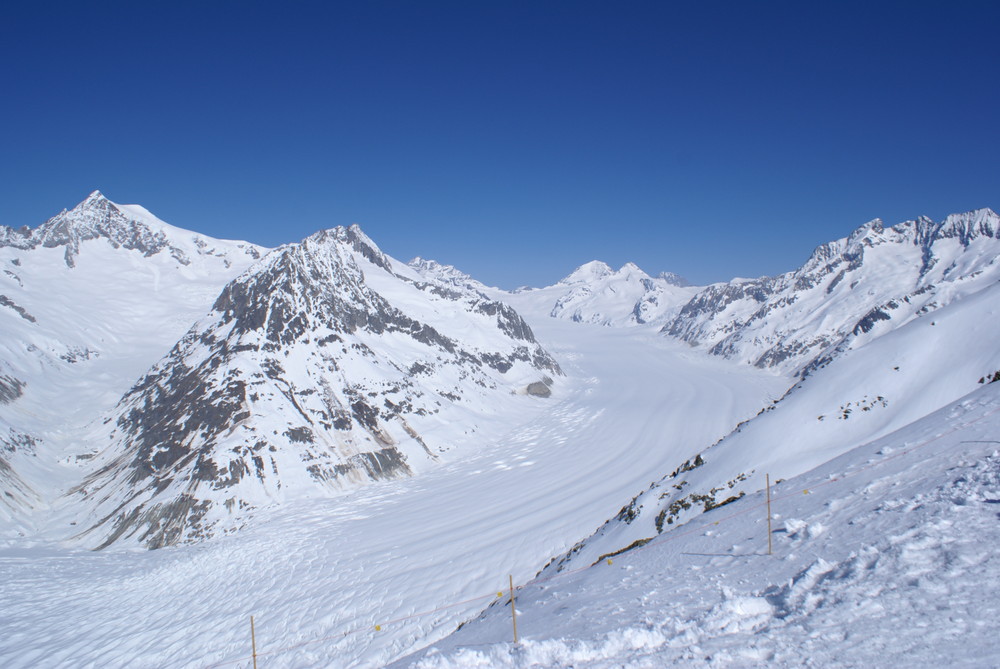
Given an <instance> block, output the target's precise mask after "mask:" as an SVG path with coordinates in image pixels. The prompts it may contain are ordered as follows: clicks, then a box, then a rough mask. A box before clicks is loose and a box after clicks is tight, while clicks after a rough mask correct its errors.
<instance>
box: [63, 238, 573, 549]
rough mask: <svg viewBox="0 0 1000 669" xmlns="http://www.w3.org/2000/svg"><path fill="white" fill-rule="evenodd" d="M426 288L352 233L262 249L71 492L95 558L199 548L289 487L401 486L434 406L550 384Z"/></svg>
mask: <svg viewBox="0 0 1000 669" xmlns="http://www.w3.org/2000/svg"><path fill="white" fill-rule="evenodd" d="M366 272H369V273H381V274H380V276H381V279H380V284H379V285H383V286H384V285H387V282H388V284H392V285H399V286H403V287H404V288H405V287H409V288H405V290H409V291H412V289H413V288H416V289H417V291H418V292H417V293H416V295H417V296H418V297H419V296H420V295H422V294H426V295H427V296H428V298H427V299H429V300H434V301H435V302H434V303H433V305H434V306H433V308H432V309H431V311H433V312H438V311H440V310H441V309H444V308H447V309H450V310H453V313H454V315H455V316H454V318H455V319H456V320H459V321H461V322H462V323H464V325H463V326H462V327H469V323H476V327H480V328H484V338H486V339H488V340H490V341H494V342H495V344H496V347H495V348H489V349H475V348H470V347H468V346H467V345H465V344H463V343H462V342H461V341H459V340H457V339H455V338H452V337H449V336H447V335H446V334H444V333H443V332H441V331H440V330H439V327H441V326H440V325H439V326H438V327H435V326H432V325H430V324H428V323H426V322H423V321H421V320H420V319H419V318H418V317H417V316H415V315H412V314H411V313H409V312H408V309H409V308H410V306H412V305H410V304H400V305H396V304H393V303H391V302H390V301H389V299H388V298H387V297H386V296H385V295H383V294H381V293H379V292H377V291H376V290H375V289H373V288H372V287H371V285H369V283H368V282H367V281H366V278H365V273H366ZM393 282H396V283H393ZM436 287H439V286H433V285H431V284H427V285H422V284H414V283H413V282H412V281H411V280H408V279H404V278H403V277H401V276H397V275H395V274H394V273H393V265H392V261H391V260H390V259H389V258H387V257H386V256H385V255H384V254H382V253H381V251H379V249H378V248H377V247H376V246H375V245H374V243H373V242H371V240H369V239H368V238H367V237H365V236H364V234H363V233H362V232H361V231H360V229H358V228H357V227H351V228H347V229H345V228H336V229H333V230H327V231H323V232H320V233H317V234H316V235H313V236H312V237H310V238H308V239H307V240H305V241H304V242H302V243H301V244H293V245H288V246H286V247H282V248H280V249H277V250H276V251H274V252H273V253H272V254H270V255H269V256H268V257H267V258H266V259H265V260H264V261H263V262H261V263H259V264H258V265H257V266H255V268H254V269H253V270H251V271H248V272H246V273H244V274H243V275H242V276H240V277H239V278H237V279H236V280H234V281H232V282H231V283H229V284H228V285H227V286H226V287H225V288H224V289H223V291H222V293H221V294H220V295H219V297H218V298H217V300H216V301H215V304H214V307H213V309H212V311H211V312H210V313H209V314H208V315H207V316H206V317H205V318H203V319H202V321H200V322H199V323H198V324H196V325H195V326H194V327H193V328H192V329H191V330H190V331H189V332H188V334H187V335H185V337H184V338H183V339H182V340H181V341H180V342H178V343H177V345H176V346H175V347H174V348H173V350H172V351H171V352H170V353H169V354H168V355H167V357H166V358H164V359H163V360H162V361H161V362H160V363H159V364H157V365H156V366H155V367H154V368H153V369H152V370H150V371H149V372H148V373H147V374H146V375H145V376H144V377H143V378H142V379H140V380H139V382H138V383H136V384H135V386H134V387H133V388H132V389H131V390H130V391H129V392H128V393H127V394H126V395H125V396H124V397H123V398H122V400H121V401H120V402H119V404H118V407H117V408H116V409H115V412H114V414H113V416H112V422H111V423H109V430H110V433H109V435H108V438H109V448H108V449H107V451H106V454H105V455H104V456H102V459H101V462H100V463H98V466H97V467H96V468H95V471H94V472H93V473H92V474H91V476H89V477H88V478H87V480H86V481H85V482H84V484H83V485H81V486H80V487H79V488H78V489H77V491H76V493H77V494H80V495H84V496H85V497H86V499H88V500H89V501H90V502H91V503H96V505H97V506H98V508H99V516H100V517H101V521H100V522H99V523H97V524H96V525H95V526H94V527H92V528H90V530H88V531H87V533H90V534H93V535H96V536H98V537H99V538H100V546H106V545H109V544H110V543H112V542H114V541H118V540H121V539H123V538H126V537H132V538H134V539H138V540H139V541H140V542H141V543H143V544H145V545H147V546H148V547H150V548H156V547H160V546H164V545H169V544H173V543H177V542H181V541H195V540H198V539H201V538H205V537H209V536H213V535H215V534H218V533H220V532H225V531H232V530H233V529H235V528H236V527H238V525H239V518H240V514H241V513H245V512H246V511H248V510H250V509H252V508H254V507H255V506H259V505H260V503H261V500H265V501H266V500H280V499H281V498H282V496H283V495H284V494H285V493H284V490H285V486H286V485H287V481H288V480H294V481H296V485H298V486H302V485H303V483H302V481H311V485H313V486H315V487H316V489H318V490H323V489H334V490H336V489H344V488H347V487H351V486H354V485H358V484H359V483H363V482H365V481H370V480H378V479H386V478H394V477H399V476H406V475H409V474H411V473H412V467H411V463H410V459H411V458H413V457H428V458H431V459H434V458H435V457H436V454H435V452H434V449H433V448H432V447H431V446H429V445H428V444H427V443H425V441H424V440H423V438H422V437H421V436H420V434H419V432H418V431H417V430H416V429H414V427H413V425H412V424H411V423H413V422H414V421H417V422H419V420H420V419H421V418H422V417H424V416H429V415H430V414H433V413H436V412H438V411H440V410H441V407H442V402H461V401H463V398H464V397H465V395H467V394H468V393H470V392H471V393H478V394H479V395H478V396H488V393H491V392H501V393H504V394H507V395H509V394H510V389H508V390H504V389H503V388H502V387H501V386H500V383H501V382H502V379H503V376H504V375H505V374H507V373H509V372H510V371H511V370H512V369H515V368H518V369H522V368H523V369H526V370H533V371H536V372H537V371H544V372H547V373H550V374H559V373H561V372H560V370H559V366H558V364H556V362H555V361H554V360H553V359H552V358H551V357H550V356H549V355H548V353H546V352H545V351H544V349H542V348H541V347H540V346H539V345H538V344H537V342H536V341H535V339H534V336H533V334H532V332H531V330H530V328H529V327H528V326H527V324H526V323H525V322H524V321H523V319H522V318H521V317H520V315H518V314H517V313H516V312H515V311H514V310H513V309H511V308H510V307H509V306H507V305H505V304H502V303H499V302H494V301H490V300H488V299H485V298H484V297H483V296H482V295H480V294H478V293H469V292H468V291H466V292H462V291H461V290H458V289H455V290H450V289H449V290H448V291H436V290H434V288H436ZM404 288H400V290H403V289H404ZM450 293H454V295H455V296H453V295H451V294H450ZM392 294H395V293H392ZM407 294H410V293H407ZM456 296H457V297H456ZM414 299H416V298H414ZM418 307H419V305H418ZM422 308H424V309H428V307H422ZM419 312H420V308H417V310H416V311H414V312H413V313H414V314H416V313H419ZM442 322H444V323H447V321H442ZM462 327H460V328H459V330H460V331H463V330H462ZM390 344H391V345H390ZM522 373H523V372H522ZM536 378H537V376H536ZM546 378H548V377H546ZM455 379H459V380H460V381H461V382H460V383H459V384H458V385H456V383H455ZM549 382H550V383H551V379H549ZM522 387H523V386H522ZM545 388H546V390H548V387H547V386H545ZM414 446H415V447H414Z"/></svg>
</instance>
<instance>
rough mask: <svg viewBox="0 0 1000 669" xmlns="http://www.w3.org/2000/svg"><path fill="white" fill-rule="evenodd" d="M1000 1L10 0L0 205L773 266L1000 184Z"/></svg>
mask: <svg viewBox="0 0 1000 669" xmlns="http://www.w3.org/2000/svg"><path fill="white" fill-rule="evenodd" d="M998 25H1000V3H995V2H979V3H963V2H949V3H943V2H934V3H930V2H912V1H911V2H900V3H880V2H865V3H852V2H846V3H845V2H837V3H808V2H801V1H799V2H788V3H784V2H712V1H710V0H704V1H698V2H665V1H664V2H585V1H574V2H549V1H535V2H523V3H522V2H502V3H501V2H486V1H482V2H479V1H477V2H468V1H465V2H435V1H433V0H427V1H422V2H415V1H414V2H360V1H358V2H342V3H338V2H327V3H315V4H311V3H304V2H289V3H281V4H279V3H266V2H254V1H252V0H243V1H241V2H221V1H220V2H198V3H185V2H170V3H146V2H121V3H112V2H107V3H80V2H74V3H54V2H44V1H39V2H30V3H29V2H24V3H21V4H20V6H15V3H5V4H4V7H3V9H0V58H2V61H0V62H2V63H3V65H2V66H0V67H2V70H0V71H2V73H3V77H2V84H0V90H3V92H4V94H3V99H2V101H0V121H2V123H0V133H2V134H0V139H2V142H0V145H2V146H0V224H5V225H10V226H14V227H19V226H21V225H31V226H34V225H37V224H39V223H41V222H42V221H44V220H45V219H46V218H48V217H49V216H51V215H53V214H55V213H57V212H58V211H59V210H61V209H62V208H64V207H72V206H73V205H75V204H76V203H77V202H79V201H80V200H82V199H83V198H84V197H86V195H87V194H88V193H89V192H90V191H91V190H93V189H95V188H96V189H100V190H101V191H102V192H104V193H105V194H106V195H107V196H108V197H109V198H110V199H112V200H114V201H117V202H122V203H138V204H142V205H144V206H145V207H147V208H148V209H150V210H151V211H152V212H153V213H155V214H157V215H158V216H160V217H161V218H163V219H164V220H166V221H168V222H170V223H173V224H175V225H178V226H181V227H185V228H190V229H194V230H197V231H199V232H203V233H205V234H209V235H213V236H217V237H228V238H240V239H249V240H251V241H254V242H257V243H260V244H265V245H269V246H273V245H278V244H281V243H285V242H292V241H298V240H300V239H301V238H303V237H305V236H306V235H308V234H310V233H312V232H314V231H315V230H318V229H320V228H325V227H332V226H335V225H346V224H350V223H359V224H360V225H361V226H362V228H363V229H364V230H365V231H366V232H367V233H368V234H369V235H370V236H371V237H372V238H373V239H374V240H375V241H376V242H377V243H378V244H379V245H380V246H381V247H382V248H383V250H385V251H386V252H388V253H390V254H391V255H393V256H395V257H397V258H400V259H402V260H408V259H409V258H411V257H413V256H415V255H422V256H424V257H429V258H434V259H436V260H439V261H441V262H445V263H448V264H454V265H456V266H458V267H459V268H460V269H462V270H464V271H466V272H468V273H470V274H472V275H473V276H475V277H476V278H478V279H480V280H482V281H484V282H486V283H489V284H493V285H499V286H501V287H505V288H513V287H515V286H518V285H525V284H527V285H545V284H549V283H553V282H554V281H556V280H558V279H559V278H561V277H562V276H564V275H566V274H568V273H569V272H570V271H571V270H572V269H573V268H574V267H576V266H578V265H580V264H582V263H584V262H586V261H588V260H591V259H595V258H596V259H601V260H604V261H606V262H608V263H610V264H612V265H615V266H619V265H621V264H623V263H625V262H627V261H632V262H635V263H637V264H638V265H639V266H641V267H642V268H644V269H645V270H646V271H648V272H650V273H656V272H660V271H664V270H668V271H673V272H677V273H679V274H682V275H684V276H686V277H688V278H689V279H690V280H692V281H693V282H696V283H707V282H711V281H717V280H725V279H729V278H731V277H734V276H758V275H762V274H775V273H778V272H782V271H786V270H789V269H793V268H794V267H796V266H798V265H799V264H800V263H801V262H802V261H803V260H804V259H805V258H806V257H807V256H808V254H809V253H810V252H811V250H812V249H813V248H814V247H815V246H817V245H818V244H820V243H823V242H825V241H828V240H830V239H834V238H837V237H842V236H844V235H846V234H848V233H849V232H850V231H851V230H852V229H853V228H855V227H857V226H858V225H860V224H862V223H864V222H865V221H867V220H869V219H871V218H875V217H881V218H882V219H883V220H885V221H886V222H887V223H890V224H891V223H897V222H900V221H902V220H905V219H910V218H914V217H916V216H918V215H927V216H930V217H932V218H935V219H940V218H942V217H944V216H945V215H947V214H949V213H953V212H958V211H966V210H969V209H974V208H979V207H987V206H988V207H992V208H994V209H997V208H998V207H1000V160H998V155H1000V123H998V121H997V119H998V118H1000V104H998V103H1000V75H998V73H1000V47H998V38H997V26H998Z"/></svg>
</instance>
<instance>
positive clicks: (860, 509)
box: [392, 383, 1000, 669]
mask: <svg viewBox="0 0 1000 669" xmlns="http://www.w3.org/2000/svg"><path fill="white" fill-rule="evenodd" d="M998 435H1000V383H994V384H991V385H988V386H985V387H983V388H982V389H981V390H978V391H975V392H973V393H972V394H970V395H968V396H967V397H965V398H963V399H962V400H960V401H958V402H955V403H953V404H951V405H949V406H947V407H945V408H943V409H941V410H940V411H937V412H936V413H934V414H932V415H931V416H929V417H927V418H924V419H922V420H920V421H918V422H916V423H914V424H912V425H910V426H908V427H906V428H904V429H902V430H900V431H898V432H896V433H893V434H891V435H888V436H886V437H884V438H882V439H879V440H877V441H874V442H870V443H868V444H865V445H863V446H859V447H857V448H856V449H853V450H851V451H850V452H848V453H846V454H844V455H843V456H841V457H838V458H835V459H833V460H832V461H830V462H828V463H826V464H824V465H822V466H820V467H818V468H816V469H814V470H812V471H810V472H809V473H807V474H804V475H801V476H798V477H795V478H792V479H788V480H783V481H781V482H779V483H777V484H776V485H774V486H773V488H772V491H771V550H772V553H771V554H769V553H768V538H767V537H768V522H767V509H768V505H767V500H766V496H765V494H764V492H763V491H759V492H757V493H755V494H754V495H750V496H747V497H745V498H743V499H741V500H739V501H737V502H735V503H733V504H731V505H728V506H726V507H724V508H720V509H716V510H714V511H711V512H709V513H706V514H704V515H703V516H701V517H700V518H699V519H697V520H695V521H692V522H690V523H689V524H688V525H686V526H683V527H680V528H678V529H677V530H675V531H672V532H668V533H665V534H663V535H661V536H660V537H659V538H658V539H656V540H654V541H652V542H650V543H648V544H646V545H644V546H642V547H640V548H637V549H634V550H632V551H629V552H626V553H623V554H621V555H617V556H614V557H613V558H612V559H611V560H610V561H608V560H607V559H605V560H602V561H600V562H598V563H597V564H595V565H594V566H592V567H583V568H581V569H576V570H573V571H571V572H564V573H561V574H557V575H555V576H548V577H542V578H539V579H537V580H535V581H533V582H531V583H529V584H528V585H526V586H525V587H524V588H520V589H519V591H518V592H517V593H516V602H515V603H516V608H517V625H518V632H519V637H520V638H519V644H517V645H515V644H514V643H513V640H512V624H511V614H510V606H509V599H507V598H503V599H500V598H498V600H499V601H498V602H496V603H494V605H493V606H491V607H490V609H489V610H487V611H486V612H484V614H483V615H482V616H481V617H480V618H479V619H477V620H475V621H473V622H471V623H469V624H467V625H465V626H464V627H463V628H462V629H461V630H459V631H458V632H456V633H455V634H454V635H452V636H451V637H449V638H448V639H446V640H444V641H443V642H441V643H438V644H435V645H434V646H433V647H431V648H430V649H427V650H425V651H423V652H422V653H420V654H418V655H416V656H414V657H411V658H407V659H405V660H403V661H400V662H399V663H397V664H394V665H392V666H394V667H413V668H414V669H457V668H458V667H462V668H463V669H465V668H469V667H498V668H503V667H511V668H514V667H517V668H519V669H521V668H527V667H549V668H565V669H568V668H570V667H572V668H573V669H585V668H592V669H596V668H602V669H603V668H608V669H610V668H611V667H614V668H629V669H632V668H636V669H637V668H639V667H643V668H646V667H663V666H705V667H756V666H763V665H766V666H778V667H802V666H810V667H894V666H901V665H904V664H905V666H912V667H940V666H951V667H995V666H998V665H1000V645H998V644H997V643H996V621H997V617H998V615H1000V555H998V554H997V552H996V545H997V540H998V538H1000V450H998V449H1000V440H998V439H997V437H998Z"/></svg>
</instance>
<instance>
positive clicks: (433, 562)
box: [0, 305, 790, 667]
mask: <svg viewBox="0 0 1000 669" xmlns="http://www.w3.org/2000/svg"><path fill="white" fill-rule="evenodd" d="M515 306H517V305H515ZM531 325H532V326H533V328H534V329H535V331H536V335H537V336H538V339H539V341H540V342H542V344H543V345H545V346H546V348H547V349H548V350H550V351H551V352H552V353H553V355H554V356H555V357H556V359H558V360H559V361H560V363H561V364H562V367H563V370H564V371H565V372H566V374H567V378H566V379H564V380H562V381H560V382H559V384H558V385H557V388H556V390H557V392H556V393H554V395H553V397H551V398H548V399H540V398H539V399H538V402H539V403H549V404H544V405H543V406H544V407H546V409H545V411H544V412H541V411H540V412H538V413H535V414H533V415H521V416H508V417H507V420H508V421H509V423H510V430H509V432H508V433H507V434H506V436H504V437H503V438H500V439H496V440H494V441H490V442H485V443H481V444H478V445H476V446H469V447H467V448H466V449H465V451H464V452H463V453H462V454H453V458H452V460H451V461H450V462H447V463H445V464H443V465H442V466H440V467H439V468H437V469H434V470H431V471H428V472H426V473H423V474H420V475H419V476H416V477H413V478H409V479H403V480H396V481H391V482H383V483H377V484H373V485H371V486H369V487H367V488H363V489H360V490H357V491H354V492H351V493H348V494H345V495H343V496H339V497H334V498H329V499H310V500H299V501H291V502H288V503H286V504H284V505H282V506H280V507H278V508H277V509H276V510H272V511H271V512H270V513H267V512H261V513H260V514H258V515H257V516H256V518H255V521H254V523H253V524H251V525H250V526H249V527H247V528H246V529H244V530H243V531H242V532H240V533H239V534H237V535H233V536H229V537H224V538H220V539H217V540H213V541H207V542H204V543H201V544H198V545H194V546H185V547H177V548H164V549H160V550H157V551H136V550H126V549H123V548H115V547H112V548H110V549H108V550H105V551H102V552H97V553H93V552H84V551H79V550H72V549H66V548H61V547H60V546H58V545H54V544H38V545H35V546H26V545H25V544H23V543H21V544H15V545H14V546H13V547H9V548H6V549H3V550H0V578H2V579H3V583H4V588H3V589H2V590H0V610H2V611H3V612H4V616H3V618H4V621H3V633H2V635H0V665H2V666H5V667H35V666H40V665H44V666H49V667H59V666H70V665H72V666H88V665H92V666H98V665H99V666H104V667H107V666H119V667H124V666H128V667H164V666H170V667H204V666H211V665H214V664H219V663H222V664H223V666H249V665H250V659H249V656H250V643H249V642H250V634H249V617H250V616H251V615H253V616H255V623H256V638H257V644H258V651H259V652H260V653H262V654H263V657H266V659H267V666H271V667H307V666H315V667H327V666H345V667H374V666H381V665H384V664H386V663H387V662H389V661H391V660H393V659H395V658H398V657H401V656H403V655H405V654H406V653H410V652H413V651H416V650H418V649H419V648H421V647H422V646H424V645H426V644H427V643H429V642H432V641H435V640H437V639H440V638H442V637H444V636H445V635H447V634H448V633H450V632H451V631H453V630H454V629H455V627H456V626H457V625H458V624H459V623H461V622H462V621H464V620H467V619H469V618H471V617H474V616H475V615H476V614H477V613H478V612H479V611H480V610H482V608H483V606H484V605H486V604H488V603H489V601H490V599H491V598H492V597H496V591H498V590H499V589H500V588H501V587H502V586H503V585H504V584H505V583H506V582H507V579H508V574H510V575H513V577H514V580H515V581H516V582H520V583H524V582H525V581H527V580H528V579H529V578H531V577H532V576H533V575H534V574H535V573H536V571H537V570H538V568H539V567H540V566H541V565H542V564H544V563H545V562H546V561H547V560H548V559H549V558H550V557H551V556H553V555H558V554H560V553H562V552H565V551H566V550H567V549H568V548H570V547H571V546H572V544H573V543H574V542H576V541H577V540H579V539H582V538H584V537H586V536H587V535H588V534H590V533H591V532H592V531H593V529H594V528H595V527H597V526H598V525H599V524H600V523H602V522H603V521H604V520H606V519H607V518H608V517H610V516H611V515H613V514H614V513H616V512H617V510H618V508H619V507H620V505H621V504H622V502H623V500H627V499H628V498H629V497H630V496H631V495H633V494H634V493H635V491H637V490H640V489H642V488H644V487H645V486H647V485H648V484H649V482H650V481H652V480H654V479H657V478H659V477H660V476H662V473H663V471H664V470H669V469H671V468H673V467H675V466H676V465H677V463H679V462H681V461H683V460H684V459H686V458H688V457H690V456H691V455H692V454H693V453H696V452H698V451H699V450H701V449H702V448H704V447H705V446H707V445H709V444H711V443H713V442H714V441H716V440H718V439H719V438H721V437H722V436H724V435H725V434H726V433H727V432H729V431H730V430H731V429H732V427H733V426H734V425H735V424H736V423H737V422H739V421H740V420H743V419H746V418H748V417H750V416H753V415H754V414H755V413H756V412H757V411H758V410H759V409H760V408H761V407H762V406H764V405H766V404H768V403H770V402H771V401H773V399H775V398H777V397H779V396H780V395H781V394H782V393H783V392H784V390H785V389H786V387H787V386H788V385H789V383H790V381H789V380H788V379H785V378H782V377H778V376H775V375H773V374H770V373H766V372H761V371H759V370H755V369H752V368H743V367H736V366H734V365H732V363H729V362H727V361H724V360H718V359H714V358H710V357H707V356H704V355H703V354H700V353H692V352H690V351H689V349H688V348H687V346H685V345H683V344H678V343H675V342H671V341H669V340H667V339H664V338H663V337H660V336H658V335H657V334H656V332H655V329H649V328H632V329H610V328H601V327H594V326H587V325H581V324H574V323H569V322H564V321H559V320H555V319H549V318H545V317H542V318H538V317H536V318H533V319H532V320H531ZM484 595H485V597H484ZM460 602H461V603H460ZM435 609H439V610H437V611H435V612H434V613H433V614H423V612H427V611H432V610H435ZM414 614H422V615H414ZM409 616H412V617H409ZM376 625H379V626H380V627H381V629H380V630H378V631H376V629H375V626H376Z"/></svg>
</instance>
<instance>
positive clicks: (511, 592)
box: [508, 574, 517, 646]
mask: <svg viewBox="0 0 1000 669" xmlns="http://www.w3.org/2000/svg"><path fill="white" fill-rule="evenodd" d="M508 576H510V619H511V621H512V622H513V623H514V645H515V646H516V645H517V613H516V612H515V611H514V575H513V574H508Z"/></svg>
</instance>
